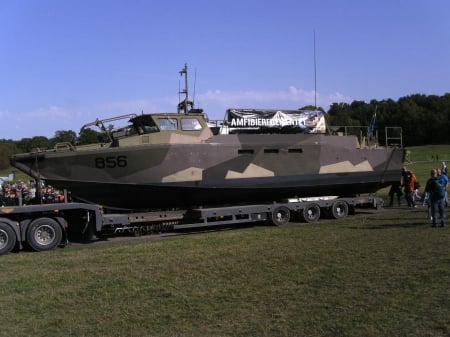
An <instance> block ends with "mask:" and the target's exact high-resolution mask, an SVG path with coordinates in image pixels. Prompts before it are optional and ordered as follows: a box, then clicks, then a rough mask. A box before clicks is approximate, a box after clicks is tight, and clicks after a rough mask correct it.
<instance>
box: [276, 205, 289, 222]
mask: <svg viewBox="0 0 450 337" xmlns="http://www.w3.org/2000/svg"><path fill="white" fill-rule="evenodd" d="M271 220H272V223H273V224H274V225H275V226H283V225H286V224H287V223H288V222H289V220H291V211H290V210H289V208H287V207H285V206H279V207H277V208H275V209H274V210H273V211H272V217H271Z"/></svg>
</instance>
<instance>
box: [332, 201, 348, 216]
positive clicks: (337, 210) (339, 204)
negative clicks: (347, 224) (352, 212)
mask: <svg viewBox="0 0 450 337" xmlns="http://www.w3.org/2000/svg"><path fill="white" fill-rule="evenodd" d="M330 214H331V216H332V217H333V219H343V218H345V217H347V215H348V204H347V203H346V202H345V201H343V200H337V201H335V202H334V203H333V205H331V209H330Z"/></svg>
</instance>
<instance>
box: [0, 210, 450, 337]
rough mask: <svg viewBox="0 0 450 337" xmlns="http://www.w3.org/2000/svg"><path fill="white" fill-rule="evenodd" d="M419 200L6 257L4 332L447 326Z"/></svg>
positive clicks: (437, 261)
mask: <svg viewBox="0 0 450 337" xmlns="http://www.w3.org/2000/svg"><path fill="white" fill-rule="evenodd" d="M449 245H450V230H449V229H448V228H443V229H439V228H438V229H434V228H431V227H430V223H429V220H428V219H427V217H426V214H425V210H424V209H417V210H414V211H411V210H408V209H396V210H389V211H386V210H382V211H378V212H375V213H374V214H364V213H362V214H361V213H359V214H357V215H356V216H354V217H349V218H347V219H344V220H320V222H319V223H316V224H289V225H287V226H285V227H264V226H262V227H251V228H244V229H237V230H233V231H217V232H209V233H203V234H194V235H187V236H185V235H180V236H174V237H169V238H165V239H163V240H150V239H149V238H139V239H133V240H130V241H127V242H117V243H116V242H113V243H107V244H98V245H81V246H69V247H68V248H65V249H56V250H53V251H50V252H41V253H27V252H22V253H19V254H9V255H6V256H2V257H1V258H0V265H1V270H2V272H1V274H0V298H1V306H0V325H1V327H2V328H1V329H0V336H449V335H450V287H449V284H450V254H449V251H450V250H449Z"/></svg>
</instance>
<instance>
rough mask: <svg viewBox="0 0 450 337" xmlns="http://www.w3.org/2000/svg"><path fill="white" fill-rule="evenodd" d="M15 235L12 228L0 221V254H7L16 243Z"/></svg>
mask: <svg viewBox="0 0 450 337" xmlns="http://www.w3.org/2000/svg"><path fill="white" fill-rule="evenodd" d="M16 241H17V237H16V233H14V230H13V229H12V228H11V227H10V226H9V225H8V224H5V223H2V222H0V255H3V254H8V253H9V252H10V251H11V250H12V249H13V248H14V246H15V245H16Z"/></svg>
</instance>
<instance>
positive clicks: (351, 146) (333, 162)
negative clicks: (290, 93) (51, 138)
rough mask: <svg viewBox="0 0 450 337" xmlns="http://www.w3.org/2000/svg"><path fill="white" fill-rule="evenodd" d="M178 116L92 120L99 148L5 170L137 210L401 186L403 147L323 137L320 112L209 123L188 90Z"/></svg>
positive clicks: (39, 153)
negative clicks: (15, 170)
mask: <svg viewBox="0 0 450 337" xmlns="http://www.w3.org/2000/svg"><path fill="white" fill-rule="evenodd" d="M183 70H185V71H186V78H187V68H186V67H185V68H184V69H183ZM186 87H187V86H186ZM183 92H184V91H183ZM178 108H179V109H178V111H177V112H173V113H154V114H139V115H136V114H131V115H124V116H118V117H113V118H109V119H104V120H96V121H94V122H93V123H89V124H86V125H85V126H84V127H83V128H90V127H93V126H98V127H100V129H102V130H103V131H104V132H105V134H106V135H107V136H108V138H107V140H106V141H105V142H101V143H97V144H89V145H78V146H77V145H72V144H69V143H63V144H57V145H56V146H55V148H53V149H47V150H42V149H41V150H35V151H32V152H30V153H22V154H17V155H14V156H12V157H11V164H12V166H14V167H16V168H18V169H20V170H21V171H23V172H25V173H27V174H28V175H30V176H32V177H34V178H35V179H39V180H44V181H45V182H46V183H47V184H51V185H52V186H55V187H56V188H59V189H66V190H68V191H70V194H71V197H72V199H74V200H77V201H84V202H90V203H95V204H100V205H103V206H105V207H109V208H120V209H133V210H152V209H167V208H189V207H199V206H214V205H228V204H233V205H235V204H248V203H256V202H276V201H281V200H285V199H286V198H292V197H298V198H301V197H313V196H325V195H326V196H329V195H333V196H342V197H344V196H356V195H359V194H366V193H373V192H376V191H377V190H379V189H381V188H384V187H386V186H389V185H391V184H392V183H393V182H397V181H399V180H400V175H401V168H402V166H403V161H404V150H403V149H400V148H390V147H379V146H378V147H366V146H361V145H360V142H359V140H358V138H357V137H356V136H342V135H330V134H327V133H325V130H326V128H325V123H324V121H325V118H324V116H323V113H322V112H320V111H299V110H293V111H286V110H278V109H275V110H257V109H229V110H227V115H226V116H227V117H226V118H225V120H224V121H222V123H216V124H214V125H212V124H211V121H209V119H208V118H207V116H206V114H204V113H203V111H201V110H200V109H194V108H193V104H192V103H191V102H190V101H188V95H187V90H186V98H185V99H184V101H182V102H181V103H180V104H179V107H178ZM124 120H125V121H126V123H125V125H123V126H120V127H117V128H112V127H111V124H110V123H113V124H112V125H115V124H117V123H120V121H122V122H123V121H124Z"/></svg>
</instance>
